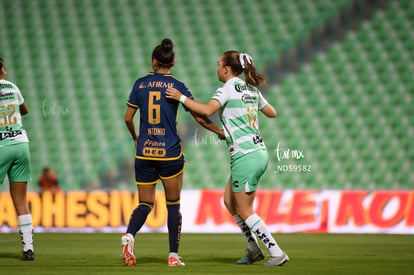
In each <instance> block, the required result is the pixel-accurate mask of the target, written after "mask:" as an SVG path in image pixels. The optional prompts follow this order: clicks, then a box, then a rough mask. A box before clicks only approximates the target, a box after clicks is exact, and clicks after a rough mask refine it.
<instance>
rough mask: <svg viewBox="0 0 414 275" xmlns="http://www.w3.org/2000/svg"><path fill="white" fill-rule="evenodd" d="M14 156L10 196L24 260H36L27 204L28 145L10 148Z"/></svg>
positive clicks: (10, 176) (28, 175) (29, 176)
mask: <svg viewBox="0 0 414 275" xmlns="http://www.w3.org/2000/svg"><path fill="white" fill-rule="evenodd" d="M9 149H10V150H12V154H13V155H14V160H13V164H12V165H11V166H10V168H9V182H10V196H11V198H12V201H13V204H14V207H15V209H16V213H17V220H18V222H19V233H20V237H21V239H22V244H23V255H22V258H21V259H22V260H27V261H32V260H34V258H35V256H34V248H33V224H32V215H31V213H30V209H29V205H28V202H27V183H28V182H30V181H31V180H32V179H31V175H30V151H29V145H28V143H21V144H16V145H12V146H9Z"/></svg>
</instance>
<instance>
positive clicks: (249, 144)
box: [167, 51, 289, 266]
mask: <svg viewBox="0 0 414 275" xmlns="http://www.w3.org/2000/svg"><path fill="white" fill-rule="evenodd" d="M242 73H243V74H244V80H243V79H241V78H240V75H241V74H242ZM217 75H218V79H219V80H220V81H221V82H223V83H224V85H223V86H222V87H220V88H219V89H218V90H217V91H216V93H215V94H214V96H213V97H212V99H211V100H210V101H209V102H208V103H207V104H203V103H199V102H197V101H195V100H192V99H190V98H188V97H187V96H186V95H185V94H184V93H181V92H180V91H179V90H177V89H175V88H173V87H169V88H168V89H167V98H172V99H175V100H177V101H180V102H181V103H182V104H184V106H185V107H187V108H188V109H190V110H192V111H194V112H196V113H198V114H200V115H204V116H207V117H208V116H210V115H212V114H214V113H215V112H217V111H220V116H221V117H220V119H221V122H222V124H223V127H224V132H225V138H226V142H227V145H228V146H229V150H230V156H231V176H230V180H229V182H228V183H227V186H226V189H225V192H224V203H225V205H226V207H227V209H228V210H229V212H230V213H231V214H232V215H233V217H234V219H235V221H236V223H237V225H238V226H239V227H240V229H241V231H242V232H243V234H244V235H245V237H246V241H247V246H248V249H247V254H246V255H245V256H243V257H242V258H241V259H239V260H238V261H237V263H238V264H251V263H254V262H255V261H258V260H262V259H264V255H263V252H262V250H261V249H260V247H259V245H258V243H257V239H259V240H260V241H261V242H262V243H263V245H264V246H265V247H266V248H267V249H268V251H269V254H270V259H269V260H268V261H267V262H266V263H265V264H264V265H266V266H278V265H283V264H284V263H286V262H288V261H289V257H288V255H287V254H286V253H285V252H283V251H282V250H281V249H280V247H279V245H278V244H277V242H276V241H275V239H274V238H273V236H272V234H271V233H270V232H269V230H268V229H267V227H266V224H265V223H264V222H263V220H262V219H261V218H260V217H259V216H258V215H257V214H256V213H255V212H254V210H253V203H254V199H255V194H256V190H257V185H258V182H259V179H260V177H261V176H262V175H263V173H264V172H265V170H266V167H267V163H268V153H267V150H266V147H265V144H264V142H263V139H262V136H261V135H260V132H259V121H258V111H261V112H262V113H263V114H264V115H266V116H267V117H271V118H272V117H275V116H276V111H275V109H274V108H273V106H272V105H270V104H269V103H268V102H267V100H266V99H265V98H264V97H263V96H262V94H261V93H260V91H259V89H258V88H257V87H259V86H261V85H263V84H264V82H265V80H264V78H263V76H262V75H260V74H259V73H257V71H256V68H255V66H254V64H253V59H252V57H251V56H249V55H248V54H244V53H239V52H237V51H228V52H225V53H223V54H222V55H221V56H220V58H219V59H218V61H217ZM255 236H256V237H257V238H256V237H255Z"/></svg>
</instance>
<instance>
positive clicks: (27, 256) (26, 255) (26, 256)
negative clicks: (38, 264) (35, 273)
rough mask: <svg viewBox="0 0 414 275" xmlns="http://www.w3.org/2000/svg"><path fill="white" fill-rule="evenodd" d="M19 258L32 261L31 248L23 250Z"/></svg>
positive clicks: (33, 255) (33, 256)
mask: <svg viewBox="0 0 414 275" xmlns="http://www.w3.org/2000/svg"><path fill="white" fill-rule="evenodd" d="M20 259H21V260H22V261H34V259H35V254H34V252H33V250H31V249H29V250H27V251H23V255H22V257H21V258H20Z"/></svg>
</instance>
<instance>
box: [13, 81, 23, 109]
mask: <svg viewBox="0 0 414 275" xmlns="http://www.w3.org/2000/svg"><path fill="white" fill-rule="evenodd" d="M12 85H13V89H14V90H15V91H16V93H17V100H18V103H19V106H20V105H22V104H23V103H24V97H23V95H22V92H20V89H19V88H18V87H17V86H16V85H15V84H12Z"/></svg>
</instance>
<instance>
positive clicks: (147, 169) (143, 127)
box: [121, 38, 224, 266]
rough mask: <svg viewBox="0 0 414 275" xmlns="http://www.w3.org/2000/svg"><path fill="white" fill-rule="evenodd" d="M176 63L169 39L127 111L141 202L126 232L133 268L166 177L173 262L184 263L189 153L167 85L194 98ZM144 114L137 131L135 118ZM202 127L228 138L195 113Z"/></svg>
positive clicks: (126, 258)
mask: <svg viewBox="0 0 414 275" xmlns="http://www.w3.org/2000/svg"><path fill="white" fill-rule="evenodd" d="M174 64H175V62H174V51H173V43H172V41H171V40H170V39H168V38H166V39H163V40H162V42H161V44H160V45H158V46H156V47H155V48H154V50H153V53H152V68H153V70H154V72H152V73H149V74H147V75H145V76H143V77H140V78H138V79H137V80H136V82H135V84H134V87H133V88H132V91H131V93H130V95H129V99H128V103H127V110H126V113H125V122H126V126H127V128H128V130H129V132H130V134H131V137H132V139H133V140H134V142H135V145H136V156H135V179H136V184H137V187H138V199H139V204H138V206H137V208H135V209H134V210H133V212H132V214H131V217H130V220H129V223H128V228H127V231H126V233H125V234H124V235H123V236H122V238H121V239H122V256H123V260H124V263H125V264H126V265H128V266H131V265H135V264H136V258H135V255H134V238H135V235H136V234H137V232H138V231H139V230H140V229H141V228H142V226H143V225H144V223H145V221H146V219H147V216H148V214H149V213H150V211H151V210H152V208H153V206H154V201H155V192H156V184H157V182H158V181H159V180H161V181H162V184H163V187H164V191H165V199H166V202H167V212H168V218H167V224H168V225H167V227H168V235H169V249H170V252H169V255H168V266H183V265H184V263H183V262H182V261H181V259H180V257H179V256H178V248H179V243H180V236H181V223H182V221H181V212H180V194H181V187H182V183H183V172H184V155H183V151H182V145H181V139H180V137H179V136H178V133H177V111H178V107H179V103H178V102H177V101H175V100H171V99H167V98H166V97H165V92H166V90H167V87H176V88H177V89H179V90H180V91H181V92H182V93H184V94H186V95H187V96H188V97H190V98H191V97H192V95H191V92H190V91H189V90H188V88H187V87H186V86H185V84H184V83H182V82H180V81H179V80H177V79H176V78H174V77H173V76H172V75H171V71H170V70H171V67H173V66H174ZM136 113H139V116H140V126H139V134H137V132H136V130H135V125H134V120H133V119H134V116H135V114H136ZM194 118H195V119H196V121H197V122H198V123H200V125H202V126H203V127H205V128H206V129H209V130H211V131H213V132H215V133H216V134H217V135H218V136H219V137H223V138H224V133H223V130H221V129H219V128H218V127H217V125H216V124H214V123H213V122H211V121H210V120H209V119H208V118H207V117H201V116H199V115H194Z"/></svg>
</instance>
